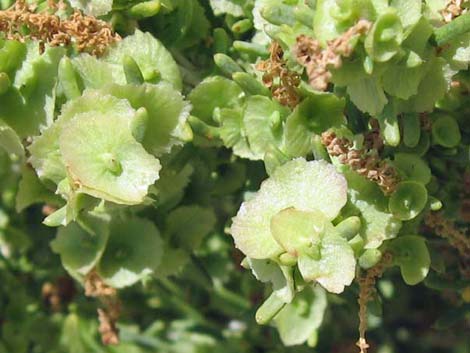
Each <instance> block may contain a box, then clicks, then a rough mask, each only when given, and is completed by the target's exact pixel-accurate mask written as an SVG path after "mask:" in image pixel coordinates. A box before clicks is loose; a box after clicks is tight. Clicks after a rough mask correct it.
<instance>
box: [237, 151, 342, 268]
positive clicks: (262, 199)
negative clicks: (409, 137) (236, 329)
mask: <svg viewBox="0 0 470 353" xmlns="http://www.w3.org/2000/svg"><path fill="white" fill-rule="evenodd" d="M346 190H347V184H346V180H345V178H344V177H343V176H342V175H341V174H339V173H338V172H337V171H336V170H335V168H334V167H333V166H332V165H331V164H328V163H327V162H324V161H310V162H308V161H306V160H305V159H303V158H298V159H295V160H292V161H290V162H287V163H286V164H284V165H282V166H280V167H278V168H277V169H276V170H275V172H274V174H273V175H272V176H271V177H270V178H269V179H267V180H266V181H264V182H263V183H262V185H261V188H260V190H259V191H258V193H257V194H256V195H255V196H254V197H253V198H252V199H251V200H249V201H246V202H244V203H243V204H242V205H241V207H240V209H239V211H238V213H237V215H236V217H234V219H233V225H232V228H231V234H232V236H233V238H234V240H235V245H236V246H237V247H238V248H239V249H240V250H241V251H242V252H243V253H245V254H246V255H247V256H248V257H250V258H254V259H267V258H270V257H273V256H276V255H278V254H279V253H281V252H282V251H283V249H282V247H281V246H280V245H279V244H278V243H277V242H276V241H275V240H274V238H273V236H272V234H271V218H272V217H273V216H274V215H276V214H277V213H278V212H279V211H281V210H283V209H286V208H289V207H294V208H296V209H297V210H300V211H307V212H308V211H318V210H321V212H322V213H323V215H324V217H325V218H326V219H327V220H332V219H334V218H335V217H336V216H337V215H338V213H339V211H340V210H341V208H342V207H343V206H344V205H345V203H346Z"/></svg>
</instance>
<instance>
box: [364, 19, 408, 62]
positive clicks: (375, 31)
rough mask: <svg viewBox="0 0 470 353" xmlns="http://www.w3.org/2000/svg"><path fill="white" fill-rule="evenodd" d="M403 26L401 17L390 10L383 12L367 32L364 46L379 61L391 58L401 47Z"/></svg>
mask: <svg viewBox="0 0 470 353" xmlns="http://www.w3.org/2000/svg"><path fill="white" fill-rule="evenodd" d="M402 40H403V28H402V23H401V21H400V18H399V17H398V16H397V14H396V13H394V12H392V11H390V12H387V13H384V14H382V15H381V16H380V17H379V18H378V19H377V21H376V22H375V23H374V25H373V26H372V29H371V30H370V31H369V33H368V34H367V37H366V40H365V43H364V47H365V49H366V52H367V54H369V56H370V57H371V58H372V59H374V61H377V62H385V61H388V60H390V59H391V58H392V57H393V56H395V54H397V53H398V51H399V49H400V44H401V42H402Z"/></svg>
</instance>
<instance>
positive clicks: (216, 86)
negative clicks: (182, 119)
mask: <svg viewBox="0 0 470 353" xmlns="http://www.w3.org/2000/svg"><path fill="white" fill-rule="evenodd" d="M242 96H243V91H242V89H241V88H240V86H238V85H237V84H236V83H235V82H233V81H232V80H229V79H227V78H224V77H221V76H214V77H209V78H207V79H205V80H204V81H202V82H201V83H200V84H199V85H197V86H196V87H195V88H194V89H193V90H192V91H191V93H190V94H189V96H188V98H189V100H190V102H191V104H192V105H193V110H192V112H191V114H192V115H194V116H196V117H198V118H199V119H201V120H203V121H204V122H206V123H211V122H212V116H213V114H214V110H215V109H216V108H220V109H222V108H235V107H237V106H239V105H240V104H241V97H242Z"/></svg>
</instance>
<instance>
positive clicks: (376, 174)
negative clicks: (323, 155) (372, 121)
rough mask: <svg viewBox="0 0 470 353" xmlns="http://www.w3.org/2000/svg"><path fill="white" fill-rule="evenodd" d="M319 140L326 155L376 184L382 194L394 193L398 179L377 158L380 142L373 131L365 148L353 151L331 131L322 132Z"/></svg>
mask: <svg viewBox="0 0 470 353" xmlns="http://www.w3.org/2000/svg"><path fill="white" fill-rule="evenodd" d="M321 138H322V144H323V145H324V146H325V147H326V150H327V152H328V154H329V155H330V156H333V157H338V160H339V162H340V163H341V164H347V165H349V166H350V167H351V169H352V170H354V171H355V172H356V173H358V174H360V175H362V176H364V177H366V178H367V179H369V180H371V181H373V182H374V183H377V184H378V185H379V186H380V188H381V189H382V190H383V192H384V193H386V194H390V193H392V192H393V191H395V188H396V186H397V184H398V182H399V177H398V174H397V171H396V170H395V169H394V168H393V167H392V166H391V165H390V164H389V163H387V162H386V161H383V160H381V159H380V158H379V156H378V154H377V149H378V148H380V146H381V142H380V140H378V136H377V132H376V131H375V130H373V131H372V132H371V134H369V135H368V136H366V138H365V142H366V143H365V146H366V148H363V149H360V150H357V149H353V148H352V143H351V142H350V141H349V140H348V139H346V138H340V137H338V136H336V134H335V133H334V132H332V131H326V132H324V133H323V134H322V136H321Z"/></svg>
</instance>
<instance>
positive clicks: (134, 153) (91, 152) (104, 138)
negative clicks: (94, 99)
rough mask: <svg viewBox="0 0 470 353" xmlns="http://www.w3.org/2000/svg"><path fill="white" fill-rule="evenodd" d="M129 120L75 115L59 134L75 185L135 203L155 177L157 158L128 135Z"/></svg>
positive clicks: (107, 116) (89, 191) (95, 194)
mask: <svg viewBox="0 0 470 353" xmlns="http://www.w3.org/2000/svg"><path fill="white" fill-rule="evenodd" d="M129 124H130V119H128V118H126V117H124V116H119V115H111V116H109V115H104V114H99V113H94V112H89V113H83V114H77V115H76V116H75V118H74V119H72V120H71V121H70V122H68V123H67V124H66V125H65V126H64V128H63V131H62V133H61V135H60V141H59V144H60V152H61V154H62V157H63V160H64V163H65V166H66V168H67V171H68V173H69V175H70V177H71V179H72V180H73V183H74V185H75V187H77V188H78V189H79V190H80V191H82V192H85V193H88V194H90V195H92V196H95V197H97V198H102V199H104V200H108V201H112V202H115V203H119V204H129V205H132V204H139V203H141V202H142V201H143V199H144V197H145V196H146V195H147V189H148V187H149V186H150V185H152V184H153V183H154V182H155V181H156V180H157V179H158V176H159V174H158V173H159V170H160V168H161V167H160V163H159V161H158V160H157V159H156V158H155V157H153V156H152V155H150V154H148V153H147V152H146V151H145V149H144V148H143V147H142V145H141V144H140V143H138V142H137V141H136V140H135V139H134V137H133V136H132V133H131V129H130V127H129Z"/></svg>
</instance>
